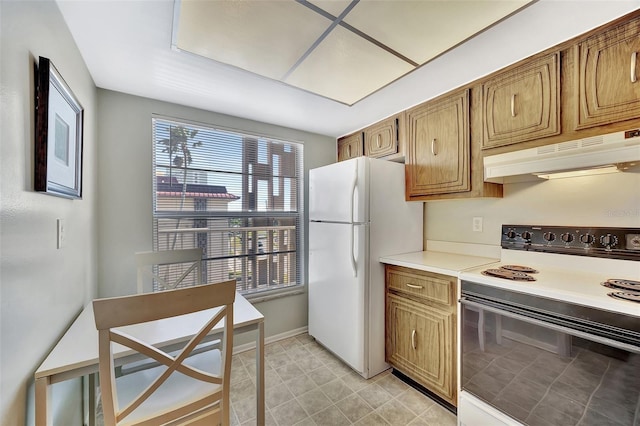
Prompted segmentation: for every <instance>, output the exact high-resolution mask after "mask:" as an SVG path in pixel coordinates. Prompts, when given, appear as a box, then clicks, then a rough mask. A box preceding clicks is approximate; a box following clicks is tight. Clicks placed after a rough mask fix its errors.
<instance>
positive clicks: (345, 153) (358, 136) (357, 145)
mask: <svg viewBox="0 0 640 426" xmlns="http://www.w3.org/2000/svg"><path fill="white" fill-rule="evenodd" d="M363 138H364V136H363V132H357V133H354V134H352V135H349V136H345V137H343V138H340V139H338V161H344V160H349V159H351V158H356V157H360V156H362V155H363V144H362V141H363Z"/></svg>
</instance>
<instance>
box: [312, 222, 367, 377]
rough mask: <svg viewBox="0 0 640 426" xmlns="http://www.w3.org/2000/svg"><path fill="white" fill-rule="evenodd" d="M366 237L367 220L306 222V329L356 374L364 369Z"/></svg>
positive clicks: (365, 341) (365, 339)
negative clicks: (355, 223) (307, 285)
mask: <svg viewBox="0 0 640 426" xmlns="http://www.w3.org/2000/svg"><path fill="white" fill-rule="evenodd" d="M352 230H353V234H352ZM351 235H353V242H352V238H351ZM367 240H368V226H367V225H354V226H352V225H349V224H341V223H317V222H311V223H310V224H309V334H310V335H311V336H313V337H314V338H315V339H316V340H317V341H318V342H320V343H321V344H322V345H324V346H325V347H326V348H328V349H329V350H330V351H332V352H333V353H335V354H336V355H337V356H338V357H340V358H341V359H342V360H343V361H345V362H346V363H347V364H349V365H350V366H351V367H352V368H353V369H355V370H356V371H358V372H359V373H360V374H363V372H365V368H367V366H366V365H365V356H367V352H366V349H365V344H366V343H368V342H367V338H366V333H367V330H368V328H367V324H366V320H365V318H367V315H368V306H366V305H365V300H367V296H368V294H367V291H368V288H367V287H368V286H367V282H368V276H367V274H368V272H367V270H368V267H367V263H368V262H367V255H368V253H367V246H368V241H367ZM352 247H353V250H352Z"/></svg>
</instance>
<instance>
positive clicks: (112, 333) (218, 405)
mask: <svg viewBox="0 0 640 426" xmlns="http://www.w3.org/2000/svg"><path fill="white" fill-rule="evenodd" d="M235 295H236V282H235V281H234V280H230V281H225V282H221V283H214V284H205V285H200V286H194V287H187V288H180V289H176V290H168V291H162V292H155V293H146V294H137V295H132V296H123V297H113V298H106V299H96V300H94V301H93V311H94V316H95V322H96V328H97V329H98V346H99V364H100V366H99V372H100V387H101V391H102V409H103V413H104V422H105V425H106V426H113V425H118V424H120V423H121V422H123V421H124V422H126V423H127V424H151V425H154V424H165V423H169V422H175V424H182V422H185V421H187V420H189V421H191V422H193V421H194V419H198V420H201V419H203V418H206V421H205V423H204V424H218V422H215V423H212V419H220V420H221V423H222V424H223V425H227V424H228V423H229V380H230V374H231V356H232V349H233V303H234V301H235ZM213 308H215V309H213ZM206 310H210V311H206ZM200 311H205V312H206V313H207V314H209V313H210V314H211V315H206V316H205V317H206V323H205V324H204V326H202V328H200V330H199V331H197V332H196V334H194V335H193V337H190V336H185V337H186V338H187V339H189V338H190V340H188V342H187V343H186V344H185V346H184V347H183V348H182V350H181V351H179V352H178V353H177V354H176V355H170V354H168V353H167V352H164V351H163V350H162V348H156V347H154V346H153V345H152V344H151V343H152V342H144V341H143V340H142V338H143V337H142V336H135V337H134V336H131V335H129V334H127V332H125V331H123V329H122V328H121V327H125V326H130V325H134V324H140V323H144V322H148V321H156V320H162V319H166V318H172V317H178V316H183V315H188V314H193V313H194V312H200ZM196 315H200V314H196ZM185 318H190V317H185ZM221 321H223V323H224V326H223V332H222V337H221V341H222V346H221V348H220V349H219V350H216V351H207V352H205V353H203V354H199V355H195V356H193V357H189V354H190V352H191V351H192V350H193V349H194V348H195V347H196V346H197V345H198V344H199V343H201V341H202V339H203V338H205V337H206V336H207V334H208V333H209V332H210V331H211V330H212V329H213V328H214V327H215V326H216V325H217V324H218V323H220V322H221ZM127 330H129V331H130V332H131V333H133V330H135V328H129V329H127ZM133 334H135V333H133ZM112 343H118V344H120V345H124V346H126V347H128V348H131V349H132V350H133V351H135V352H137V353H140V354H142V355H144V356H146V357H150V358H153V359H154V360H156V361H157V362H159V363H160V364H161V366H160V367H156V368H153V369H148V370H144V371H140V372H137V373H132V374H130V375H126V376H122V377H119V378H118V379H116V375H115V368H114V367H115V365H116V363H115V362H114V356H113V349H112V348H113V344H112ZM171 349H172V350H175V347H173V346H172V347H171ZM174 353H175V352H174ZM214 355H216V356H217V358H215V364H216V368H213V367H214V362H211V361H210V359H212V358H211V357H213V356H214ZM197 357H203V358H202V360H201V362H200V363H198V359H197ZM194 358H195V360H194ZM218 365H219V368H217V367H218ZM212 370H216V371H212ZM122 395H126V397H123V396H122ZM145 422H146V423H145ZM196 423H197V422H196ZM171 424H174V423H171ZM189 424H191V423H189ZM197 424H200V423H197Z"/></svg>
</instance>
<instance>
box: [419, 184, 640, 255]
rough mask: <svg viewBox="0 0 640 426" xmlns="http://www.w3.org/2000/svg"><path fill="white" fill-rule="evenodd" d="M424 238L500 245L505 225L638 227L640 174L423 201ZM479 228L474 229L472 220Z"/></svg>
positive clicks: (510, 187)
mask: <svg viewBox="0 0 640 426" xmlns="http://www.w3.org/2000/svg"><path fill="white" fill-rule="evenodd" d="M424 208H425V215H424V221H425V223H424V225H425V226H424V229H425V241H426V240H437V241H452V242H466V243H476V244H492V245H495V244H497V245H499V244H500V229H501V226H502V225H503V224H507V223H514V224H518V223H527V224H540V225H575V226H614V227H640V173H611V174H607V175H600V176H584V177H575V178H566V179H554V180H548V181H547V180H542V179H541V180H540V181H535V182H532V181H528V182H520V183H509V184H505V185H504V197H503V198H483V199H472V200H451V201H436V202H426V203H425V205H424ZM478 217H480V218H482V231H481V232H476V231H473V226H472V225H473V222H474V218H478Z"/></svg>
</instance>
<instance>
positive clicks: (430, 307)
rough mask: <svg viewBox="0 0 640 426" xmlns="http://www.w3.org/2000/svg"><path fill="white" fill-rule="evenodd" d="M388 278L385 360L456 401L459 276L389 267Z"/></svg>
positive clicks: (443, 395) (443, 397)
mask: <svg viewBox="0 0 640 426" xmlns="http://www.w3.org/2000/svg"><path fill="white" fill-rule="evenodd" d="M386 282H387V287H386V288H387V290H386V291H387V294H386V361H387V362H388V363H389V364H391V365H392V366H393V367H394V368H396V369H397V370H398V371H400V372H401V373H403V374H404V375H406V376H408V377H410V378H411V379H413V380H415V381H416V382H417V383H419V384H421V385H423V386H424V387H425V388H427V389H429V390H430V391H432V392H433V393H435V394H436V395H438V396H440V397H441V398H442V399H444V400H445V401H447V402H448V403H450V404H452V405H454V406H455V405H457V390H456V383H457V371H456V365H457V364H456V305H455V300H456V298H455V288H456V279H455V278H454V277H449V276H446V275H440V274H432V273H429V272H423V271H416V270H412V269H409V268H402V267H396V266H387V267H386ZM443 284H446V287H447V288H446V289H445V288H443ZM429 295H438V296H437V297H429Z"/></svg>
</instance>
